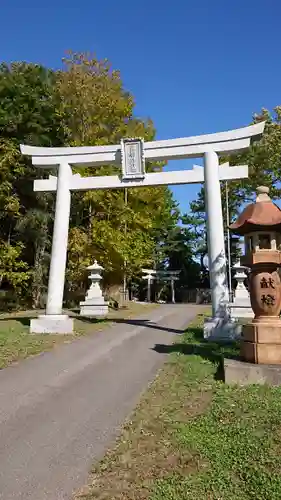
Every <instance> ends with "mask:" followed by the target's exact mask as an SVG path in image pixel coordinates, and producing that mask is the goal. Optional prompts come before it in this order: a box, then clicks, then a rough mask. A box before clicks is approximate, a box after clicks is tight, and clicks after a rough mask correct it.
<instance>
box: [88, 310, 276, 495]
mask: <svg viewBox="0 0 281 500" xmlns="http://www.w3.org/2000/svg"><path fill="white" fill-rule="evenodd" d="M199 321H200V322H201V321H202V318H200V320H199ZM201 336H202V330H201V328H200V324H199V325H197V326H194V327H191V328H189V329H188V330H187V332H186V334H185V335H184V336H182V337H178V341H177V343H176V344H175V345H174V346H172V347H171V349H170V350H171V352H172V354H171V356H170V358H169V361H168V363H167V364H166V365H165V367H164V369H163V370H162V371H161V372H160V373H159V376H158V377H157V379H156V381H155V382H154V383H153V384H152V386H151V387H150V388H149V390H148V391H147V393H146V394H145V395H144V397H143V398H142V401H141V403H140V405H139V407H138V408H137V410H136V412H135V413H134V415H133V416H132V417H131V421H130V422H128V423H127V424H126V426H125V428H124V430H123V434H122V436H121V438H120V440H119V441H118V443H117V445H116V447H115V449H114V450H112V451H110V452H108V453H107V455H106V457H105V458H104V460H103V461H102V462H101V463H100V464H99V465H98V466H97V467H95V469H94V471H93V474H92V477H91V484H90V486H89V488H87V490H85V491H84V492H83V493H81V495H80V497H79V498H85V499H87V500H93V499H99V500H107V499H108V500H109V499H110V500H113V499H115V500H121V499H122V500H129V499H131V500H133V499H137V500H160V499H161V500H162V499H165V500H186V499H188V498H191V499H193V500H259V499H262V500H280V499H281V388H276V387H275V388H270V387H266V386H247V387H235V386H234V387H233V386H231V387H230V386H227V385H225V384H224V383H223V382H222V381H221V380H220V376H221V364H222V356H223V355H224V356H227V357H233V356H237V354H238V346H237V345H236V344H232V345H229V346H220V345H217V344H215V343H205V342H204V341H203V340H202V338H201ZM159 349H160V350H161V348H159ZM162 350H165V348H164V346H162ZM167 350H169V348H168V347H166V351H167Z"/></svg>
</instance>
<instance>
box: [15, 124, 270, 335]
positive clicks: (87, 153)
mask: <svg viewBox="0 0 281 500" xmlns="http://www.w3.org/2000/svg"><path fill="white" fill-rule="evenodd" d="M264 125H265V124H264V122H262V123H257V124H255V125H251V126H249V127H244V128H240V129H237V130H231V131H227V132H220V133H216V134H208V135H201V136H194V137H185V138H180V139H169V140H161V141H151V142H142V144H138V147H139V149H138V148H135V150H134V151H135V152H134V153H133V154H135V159H136V161H138V164H139V166H141V168H142V170H140V171H138V172H137V173H134V167H135V165H133V167H132V165H131V167H130V165H129V163H130V158H129V156H127V157H126V154H127V153H126V151H125V145H126V144H125V142H126V140H124V141H122V143H121V145H120V144H115V145H111V146H93V147H60V148H41V147H34V146H26V145H21V152H22V154H24V155H28V156H32V163H33V165H35V166H37V167H43V168H44V167H45V168H51V167H54V168H57V170H58V176H57V177H55V176H49V179H40V180H39V179H38V180H35V181H34V191H44V192H47V191H56V192H57V195H56V210H55V222H54V231H53V242H52V253H51V265H50V273H49V284H48V297H47V307H46V314H45V315H41V316H39V317H38V318H36V319H33V320H32V321H31V325H30V330H31V332H34V333H71V332H72V331H73V319H72V318H69V317H68V316H67V315H63V314H62V306H63V291H64V282H65V269H66V258H67V243H68V229H69V214H70V203H71V191H77V190H79V191H80V190H86V191H88V190H92V189H118V188H126V187H127V188H128V187H144V186H160V185H175V184H192V183H202V182H205V192H206V219H207V231H208V254H209V271H210V283H211V289H212V320H211V321H209V322H208V323H207V324H206V332H207V336H208V335H209V336H210V335H212V336H222V335H224V333H223V332H228V331H229V326H230V325H229V322H228V319H229V315H228V311H227V304H228V290H227V284H226V258H225V248H224V230H223V216H222V206H221V192H220V181H222V180H230V179H242V178H247V177H248V167H247V166H237V167H230V166H229V164H224V165H221V166H219V155H220V154H222V155H226V154H230V153H233V152H237V151H239V150H243V149H246V148H248V147H249V145H250V141H251V139H252V138H254V137H258V136H260V135H261V134H262V133H263V130H264ZM130 142H131V143H132V145H133V146H134V147H135V146H136V144H137V142H135V143H134V141H132V140H129V139H128V143H130ZM124 154H125V158H124ZM129 155H130V153H129ZM195 157H203V159H204V168H203V167H197V166H194V167H193V169H192V170H180V171H174V172H153V173H147V174H145V170H144V162H145V160H149V161H152V160H172V159H173V160H174V159H183V158H195ZM126 162H127V167H128V165H129V167H128V168H129V170H130V168H131V171H129V170H127V174H129V175H123V178H122V176H118V175H113V176H102V177H80V175H79V174H72V168H71V167H72V166H75V167H76V168H77V167H79V166H98V165H109V164H114V165H118V166H121V164H122V166H123V174H124V164H126ZM125 167H126V165H125ZM125 174H126V172H125Z"/></svg>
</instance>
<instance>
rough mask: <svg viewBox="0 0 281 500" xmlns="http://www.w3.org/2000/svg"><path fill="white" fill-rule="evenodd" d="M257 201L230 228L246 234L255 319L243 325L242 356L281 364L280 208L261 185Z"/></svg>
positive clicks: (243, 234) (256, 360) (249, 360)
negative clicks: (280, 316)
mask: <svg viewBox="0 0 281 500" xmlns="http://www.w3.org/2000/svg"><path fill="white" fill-rule="evenodd" d="M257 191H258V196H257V199H256V202H255V203H252V204H250V205H248V206H247V207H246V208H245V210H244V211H243V212H242V213H241V215H240V216H239V217H238V219H237V221H236V222H234V223H233V224H232V225H231V226H230V229H231V230H232V231H233V232H235V233H236V234H239V235H241V236H244V239H245V255H244V257H242V259H241V263H242V264H243V265H245V266H247V267H249V268H250V274H249V291H250V299H251V306H252V309H253V312H254V315H255V316H254V319H253V320H252V321H251V322H250V323H248V324H246V325H244V326H243V329H242V335H241V356H242V358H243V359H244V360H245V361H248V362H252V363H259V364H281V320H280V318H279V315H280V310H281V286H280V285H281V283H280V277H279V272H278V268H279V267H280V265H281V251H280V250H279V248H280V243H281V210H280V209H279V208H278V206H277V205H275V204H274V203H273V202H272V201H271V199H270V197H269V196H268V193H269V189H268V188H267V187H264V186H262V187H259V188H258V190H257Z"/></svg>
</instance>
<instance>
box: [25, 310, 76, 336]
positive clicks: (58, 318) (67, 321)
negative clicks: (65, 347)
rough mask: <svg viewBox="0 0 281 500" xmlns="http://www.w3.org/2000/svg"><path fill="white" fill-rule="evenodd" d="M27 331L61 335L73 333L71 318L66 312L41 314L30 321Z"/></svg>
mask: <svg viewBox="0 0 281 500" xmlns="http://www.w3.org/2000/svg"><path fill="white" fill-rule="evenodd" d="M29 332H30V333H41V334H42V333H43V334H62V335H63V334H67V333H68V334H69V333H73V318H70V317H69V316H67V315H66V314H42V315H40V316H38V318H34V319H32V320H31V321H30V330H29Z"/></svg>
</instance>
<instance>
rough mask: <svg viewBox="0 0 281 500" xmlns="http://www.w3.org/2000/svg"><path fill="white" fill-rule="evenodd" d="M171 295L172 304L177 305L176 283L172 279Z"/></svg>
mask: <svg viewBox="0 0 281 500" xmlns="http://www.w3.org/2000/svg"><path fill="white" fill-rule="evenodd" d="M171 293H172V304H175V303H176V299H175V282H174V278H173V277H171Z"/></svg>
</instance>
